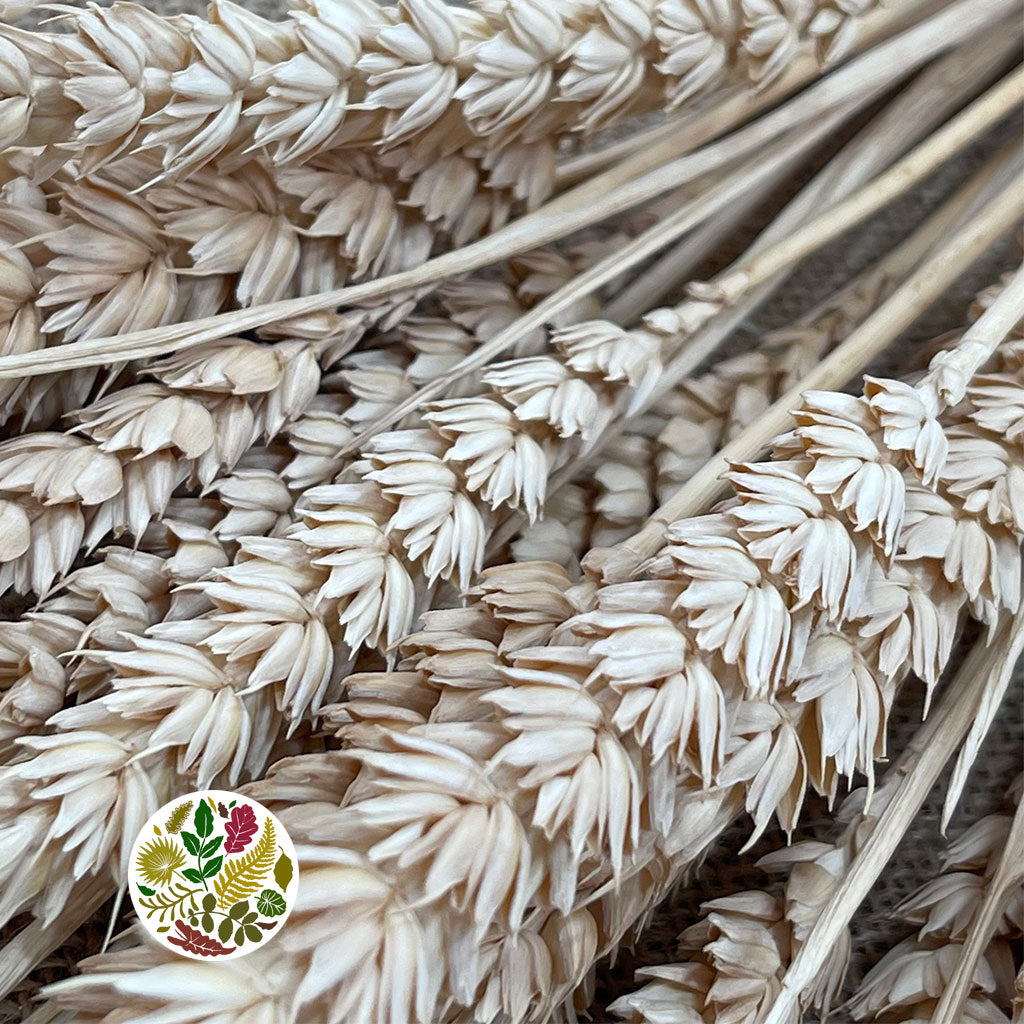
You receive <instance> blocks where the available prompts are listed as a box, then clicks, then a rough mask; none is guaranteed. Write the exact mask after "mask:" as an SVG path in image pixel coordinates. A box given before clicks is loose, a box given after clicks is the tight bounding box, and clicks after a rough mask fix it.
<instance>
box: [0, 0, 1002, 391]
mask: <svg viewBox="0 0 1024 1024" xmlns="http://www.w3.org/2000/svg"><path fill="white" fill-rule="evenodd" d="M1009 6H1010V4H1009V0H970V2H969V3H965V2H964V0H960V3H959V4H953V5H951V6H950V7H948V8H945V9H943V10H942V11H940V12H938V13H937V14H936V15H934V16H933V17H932V18H930V19H928V20H927V21H925V22H922V23H921V24H920V25H918V26H915V27H914V28H911V29H908V30H907V31H906V32H905V33H903V34H902V35H901V36H899V37H898V38H896V39H893V40H891V41H890V42H888V43H883V44H881V45H880V46H879V47H877V48H876V49H875V50H873V51H871V52H870V53H869V54H867V55H865V57H863V58H860V59H858V60H855V61H853V62H851V63H850V64H848V65H846V66H845V67H843V68H840V69H839V70H838V71H836V72H833V73H832V75H830V76H829V77H828V78H827V79H825V80H824V83H827V86H826V87H825V88H823V89H811V90H809V91H808V93H807V94H806V97H805V100H804V102H802V103H801V104H798V105H797V107H796V108H794V110H795V111H799V115H800V117H801V118H806V117H810V118H813V117H814V115H815V113H817V112H820V111H821V110H822V109H825V110H828V109H832V108H834V105H835V104H836V103H837V102H844V101H846V100H848V98H849V94H848V92H847V88H848V87H850V86H853V85H856V87H857V89H858V90H859V89H863V88H866V87H868V83H872V84H876V83H879V82H884V81H891V80H892V78H893V77H894V76H895V75H896V71H895V70H894V64H893V60H892V59H891V58H892V57H893V56H894V55H896V54H902V55H903V57H902V61H903V63H901V64H900V65H899V69H900V71H903V70H904V69H905V68H906V66H907V65H906V60H907V57H906V55H907V54H908V53H910V54H912V55H913V56H912V58H911V59H912V60H914V61H921V62H923V61H925V60H927V59H928V57H930V56H934V55H935V54H936V53H938V52H942V51H944V50H945V49H948V48H949V47H950V46H951V45H952V44H953V40H954V37H952V36H951V34H950V32H951V29H953V28H954V27H955V29H956V36H955V38H956V39H962V38H964V37H965V36H967V35H970V34H972V33H974V32H979V31H982V30H983V29H985V28H987V27H989V26H990V25H991V24H992V23H993V22H997V21H999V20H1001V18H1003V17H1005V16H1006V15H1007V14H1008V13H1009V9H1008V8H1009ZM824 83H823V84H824ZM1014 101H1015V97H1014V95H1013V94H1012V83H1007V87H1006V89H1005V90H1003V91H1002V92H1000V93H999V99H998V101H997V100H996V98H993V101H992V102H991V103H990V104H988V105H987V106H986V107H985V108H984V109H983V110H978V111H976V112H975V114H976V116H977V117H979V118H981V119H982V120H983V121H984V120H985V119H986V118H987V119H995V118H997V117H998V116H999V110H1000V109H1002V108H1001V107H1000V104H1001V103H1002V104H1008V107H1006V108H1005V109H1009V108H1012V105H1013V103H1014ZM793 112H794V111H793V110H791V111H790V112H787V113H784V114H779V115H778V116H777V117H775V118H772V119H770V121H769V124H771V125H772V130H773V132H777V131H779V130H781V129H782V128H783V127H785V126H788V125H789V124H791V121H790V117H791V116H792V113H793ZM947 141H948V140H947ZM932 157H934V154H932ZM684 159H685V158H684ZM640 165H641V166H645V164H644V162H643V161H640ZM634 167H635V165H634V164H631V162H630V161H629V160H627V161H623V163H622V164H621V165H620V166H619V167H618V168H616V169H615V170H614V171H613V172H608V173H607V174H606V175H601V176H598V178H597V179H595V180H593V181H591V182H588V183H587V186H586V187H584V188H582V189H579V190H577V191H576V192H574V193H573V194H572V195H571V196H562V197H560V198H559V199H557V200H555V201H554V202H553V203H552V204H550V206H548V207H546V208H541V209H539V210H537V211H534V212H533V213H531V214H528V215H526V216H524V217H522V218H520V219H519V220H517V222H516V223H515V224H513V225H510V226H509V227H508V228H507V229H505V230H502V231H497V232H494V234H493V235H491V236H490V237H489V238H488V239H485V240H482V241H480V242H477V243H474V244H472V245H470V246H466V247H464V248H463V249H461V250H456V251H454V252H452V253H447V254H444V255H442V256H439V257H436V258H434V259H432V260H429V261H427V262H426V263H423V264H422V265H421V266H418V267H416V268H415V269H412V270H408V271H403V272H402V273H399V274H395V275H392V276H390V277H387V278H384V279H381V280H380V281H376V282H371V283H368V284H362V285H355V286H351V287H346V288H342V289H329V290H327V291H324V292H322V293H320V294H318V295H315V296H312V297H308V298H307V297H304V298H296V299H288V300H282V301H281V302H277V303H272V304H270V305H267V306H260V307H255V308H254V309H252V310H247V311H238V312H233V313H230V314H227V315H225V316H221V317H214V318H204V319H199V320H196V321H194V322H192V323H190V324H188V325H186V326H184V327H183V326H181V325H176V326H173V327H166V328H156V329H153V330H150V331H144V332H130V333H128V334H124V335H121V336H119V337H117V338H110V339H95V340H93V341H88V342H76V343H74V349H73V350H72V347H71V346H67V351H66V352H65V353H63V354H62V355H61V356H60V357H54V356H53V355H50V354H46V353H32V354H26V355H24V356H18V357H17V358H16V359H15V358H14V357H0V377H2V376H3V375H4V374H5V373H12V374H25V373H37V372H45V371H46V370H47V369H50V370H53V369H58V368H61V369H70V368H72V367H74V366H78V365H82V366H85V365H94V364H96V363H103V362H106V361H110V360H111V359H116V358H118V357H119V356H123V354H124V353H126V352H129V351H130V352H131V353H132V354H133V355H135V356H141V355H147V356H151V355H158V354H164V353H165V352H167V351H170V350H172V349H174V348H180V347H184V346H186V345H193V344H201V343H202V342H204V341H210V340H214V339H216V338H218V337H224V336H226V335H229V334H234V333H239V332H241V331H244V330H250V329H253V328H255V327H258V326H261V325H263V324H266V323H269V322H272V321H274V320H280V319H282V318H285V317H292V316H298V315H304V314H307V313H311V312H316V311H320V310H323V309H329V308H331V307H333V306H337V305H339V304H342V303H344V304H347V305H348V304H355V303H361V302H365V301H367V300H369V299H374V298H380V297H381V296H383V295H387V294H390V293H393V292H395V291H398V290H402V291H404V290H406V289H412V288H418V287H420V286H424V285H432V284H436V282H437V281H438V280H439V279H442V278H444V277H448V276H451V275H453V274H457V273H464V272H467V271H470V270H473V269H475V268H477V267H479V266H482V265H486V264H487V263H490V262H493V260H494V259H497V258H504V257H506V256H507V255H508V254H509V253H510V251H522V250H523V249H526V248H531V247H533V246H536V245H542V244H546V242H548V241H551V240H553V239H555V238H559V237H563V236H564V235H565V234H567V233H568V232H570V231H572V230H575V229H578V228H580V227H584V226H586V225H588V224H590V223H592V222H593V221H594V220H595V219H599V218H602V217H606V216H609V215H611V214H613V213H615V212H618V211H621V210H622V209H624V208H628V207H629V206H631V205H633V204H635V203H637V202H641V201H643V200H644V199H647V198H651V197H652V196H654V195H657V194H659V193H660V192H662V191H664V190H665V189H667V188H670V187H673V186H674V185H676V184H677V183H678V177H679V176H678V169H677V167H675V166H674V165H673V163H672V162H669V163H666V164H665V165H664V166H663V167H660V168H658V170H657V171H651V172H650V173H649V174H646V175H644V176H642V177H641V178H640V179H638V180H636V181H633V180H632V179H633V176H634V173H635V171H634ZM623 182H631V184H630V185H629V186H628V187H627V186H623V185H622V183H623ZM616 184H618V185H620V186H622V187H618V188H616V187H615V186H616ZM72 351H73V352H74V354H72Z"/></svg>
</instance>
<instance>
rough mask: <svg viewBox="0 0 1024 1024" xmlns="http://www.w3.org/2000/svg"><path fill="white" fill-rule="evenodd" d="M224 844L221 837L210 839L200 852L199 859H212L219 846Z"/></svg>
mask: <svg viewBox="0 0 1024 1024" xmlns="http://www.w3.org/2000/svg"><path fill="white" fill-rule="evenodd" d="M223 842H224V837H223V836H217V837H216V838H214V839H211V840H210V841H209V842H208V843H207V844H206V845H205V846H204V847H203V848H202V849H201V850H200V851H199V856H200V857H212V856H213V855H214V854H215V853H216V852H217V851H218V850H219V849H220V844H221V843H223Z"/></svg>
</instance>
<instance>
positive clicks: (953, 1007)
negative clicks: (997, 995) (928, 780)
mask: <svg viewBox="0 0 1024 1024" xmlns="http://www.w3.org/2000/svg"><path fill="white" fill-rule="evenodd" d="M1006 643H1007V646H1008V651H1007V665H1008V669H1007V671H1008V672H1009V670H1010V669H1011V668H1012V667H1013V664H1014V662H1015V661H1016V660H1017V658H1019V657H1020V654H1021V651H1022V649H1024V622H1022V621H1021V616H1020V614H1019V613H1018V616H1017V618H1016V619H1015V621H1014V629H1013V632H1012V635H1011V636H1010V637H1009V638H1008V639H1007V641H1006ZM1022 882H1024V800H1022V801H1021V802H1020V803H1018V804H1017V811H1016V813H1015V814H1014V816H1013V822H1012V823H1011V825H1010V834H1009V835H1008V836H1007V837H1006V845H1005V846H1004V847H1003V852H1002V855H1001V856H1000V858H999V865H998V867H997V868H996V872H995V874H994V875H993V876H992V878H991V879H990V880H989V883H988V889H987V891H986V892H985V899H984V900H983V901H982V902H981V904H980V905H979V906H978V909H977V910H976V911H975V915H974V918H973V920H972V921H971V927H970V931H968V933H967V941H966V942H965V943H964V946H963V950H962V951H961V954H960V959H959V961H958V962H957V965H956V970H955V971H954V972H953V976H952V977H951V978H950V979H949V981H948V982H947V984H946V991H945V992H943V993H942V998H941V999H940V1000H939V1005H938V1006H936V1007H935V1010H934V1012H933V1013H932V1018H931V1019H932V1024H945V1022H946V1021H951V1020H960V1019H961V1018H962V1016H963V1010H964V1004H965V1003H966V1002H967V997H968V996H969V995H970V994H971V986H972V984H973V981H974V972H975V970H976V969H977V967H978V960H979V959H980V958H981V955H982V953H984V952H985V948H986V946H988V944H989V941H990V940H991V938H992V933H993V932H994V931H995V928H996V923H997V922H998V920H999V916H1000V915H1001V914H1002V912H1003V909H1004V908H1005V906H1006V900H1007V897H1008V896H1009V895H1010V894H1011V893H1012V892H1013V890H1014V889H1016V888H1017V887H1018V886H1019V885H1020V884H1021V883H1022Z"/></svg>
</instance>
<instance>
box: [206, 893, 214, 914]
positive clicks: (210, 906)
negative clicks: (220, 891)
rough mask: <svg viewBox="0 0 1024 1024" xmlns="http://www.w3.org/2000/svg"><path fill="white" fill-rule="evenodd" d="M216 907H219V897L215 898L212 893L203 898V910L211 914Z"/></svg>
mask: <svg viewBox="0 0 1024 1024" xmlns="http://www.w3.org/2000/svg"><path fill="white" fill-rule="evenodd" d="M215 906H217V897H216V896H214V895H213V893H212V892H208V893H207V894H206V895H205V896H204V897H203V910H205V911H207V913H209V911H211V910H213V908H214V907H215Z"/></svg>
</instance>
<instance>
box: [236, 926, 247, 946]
mask: <svg viewBox="0 0 1024 1024" xmlns="http://www.w3.org/2000/svg"><path fill="white" fill-rule="evenodd" d="M235 945H236V946H243V945H245V929H244V928H239V929H238V931H236V932H235Z"/></svg>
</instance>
